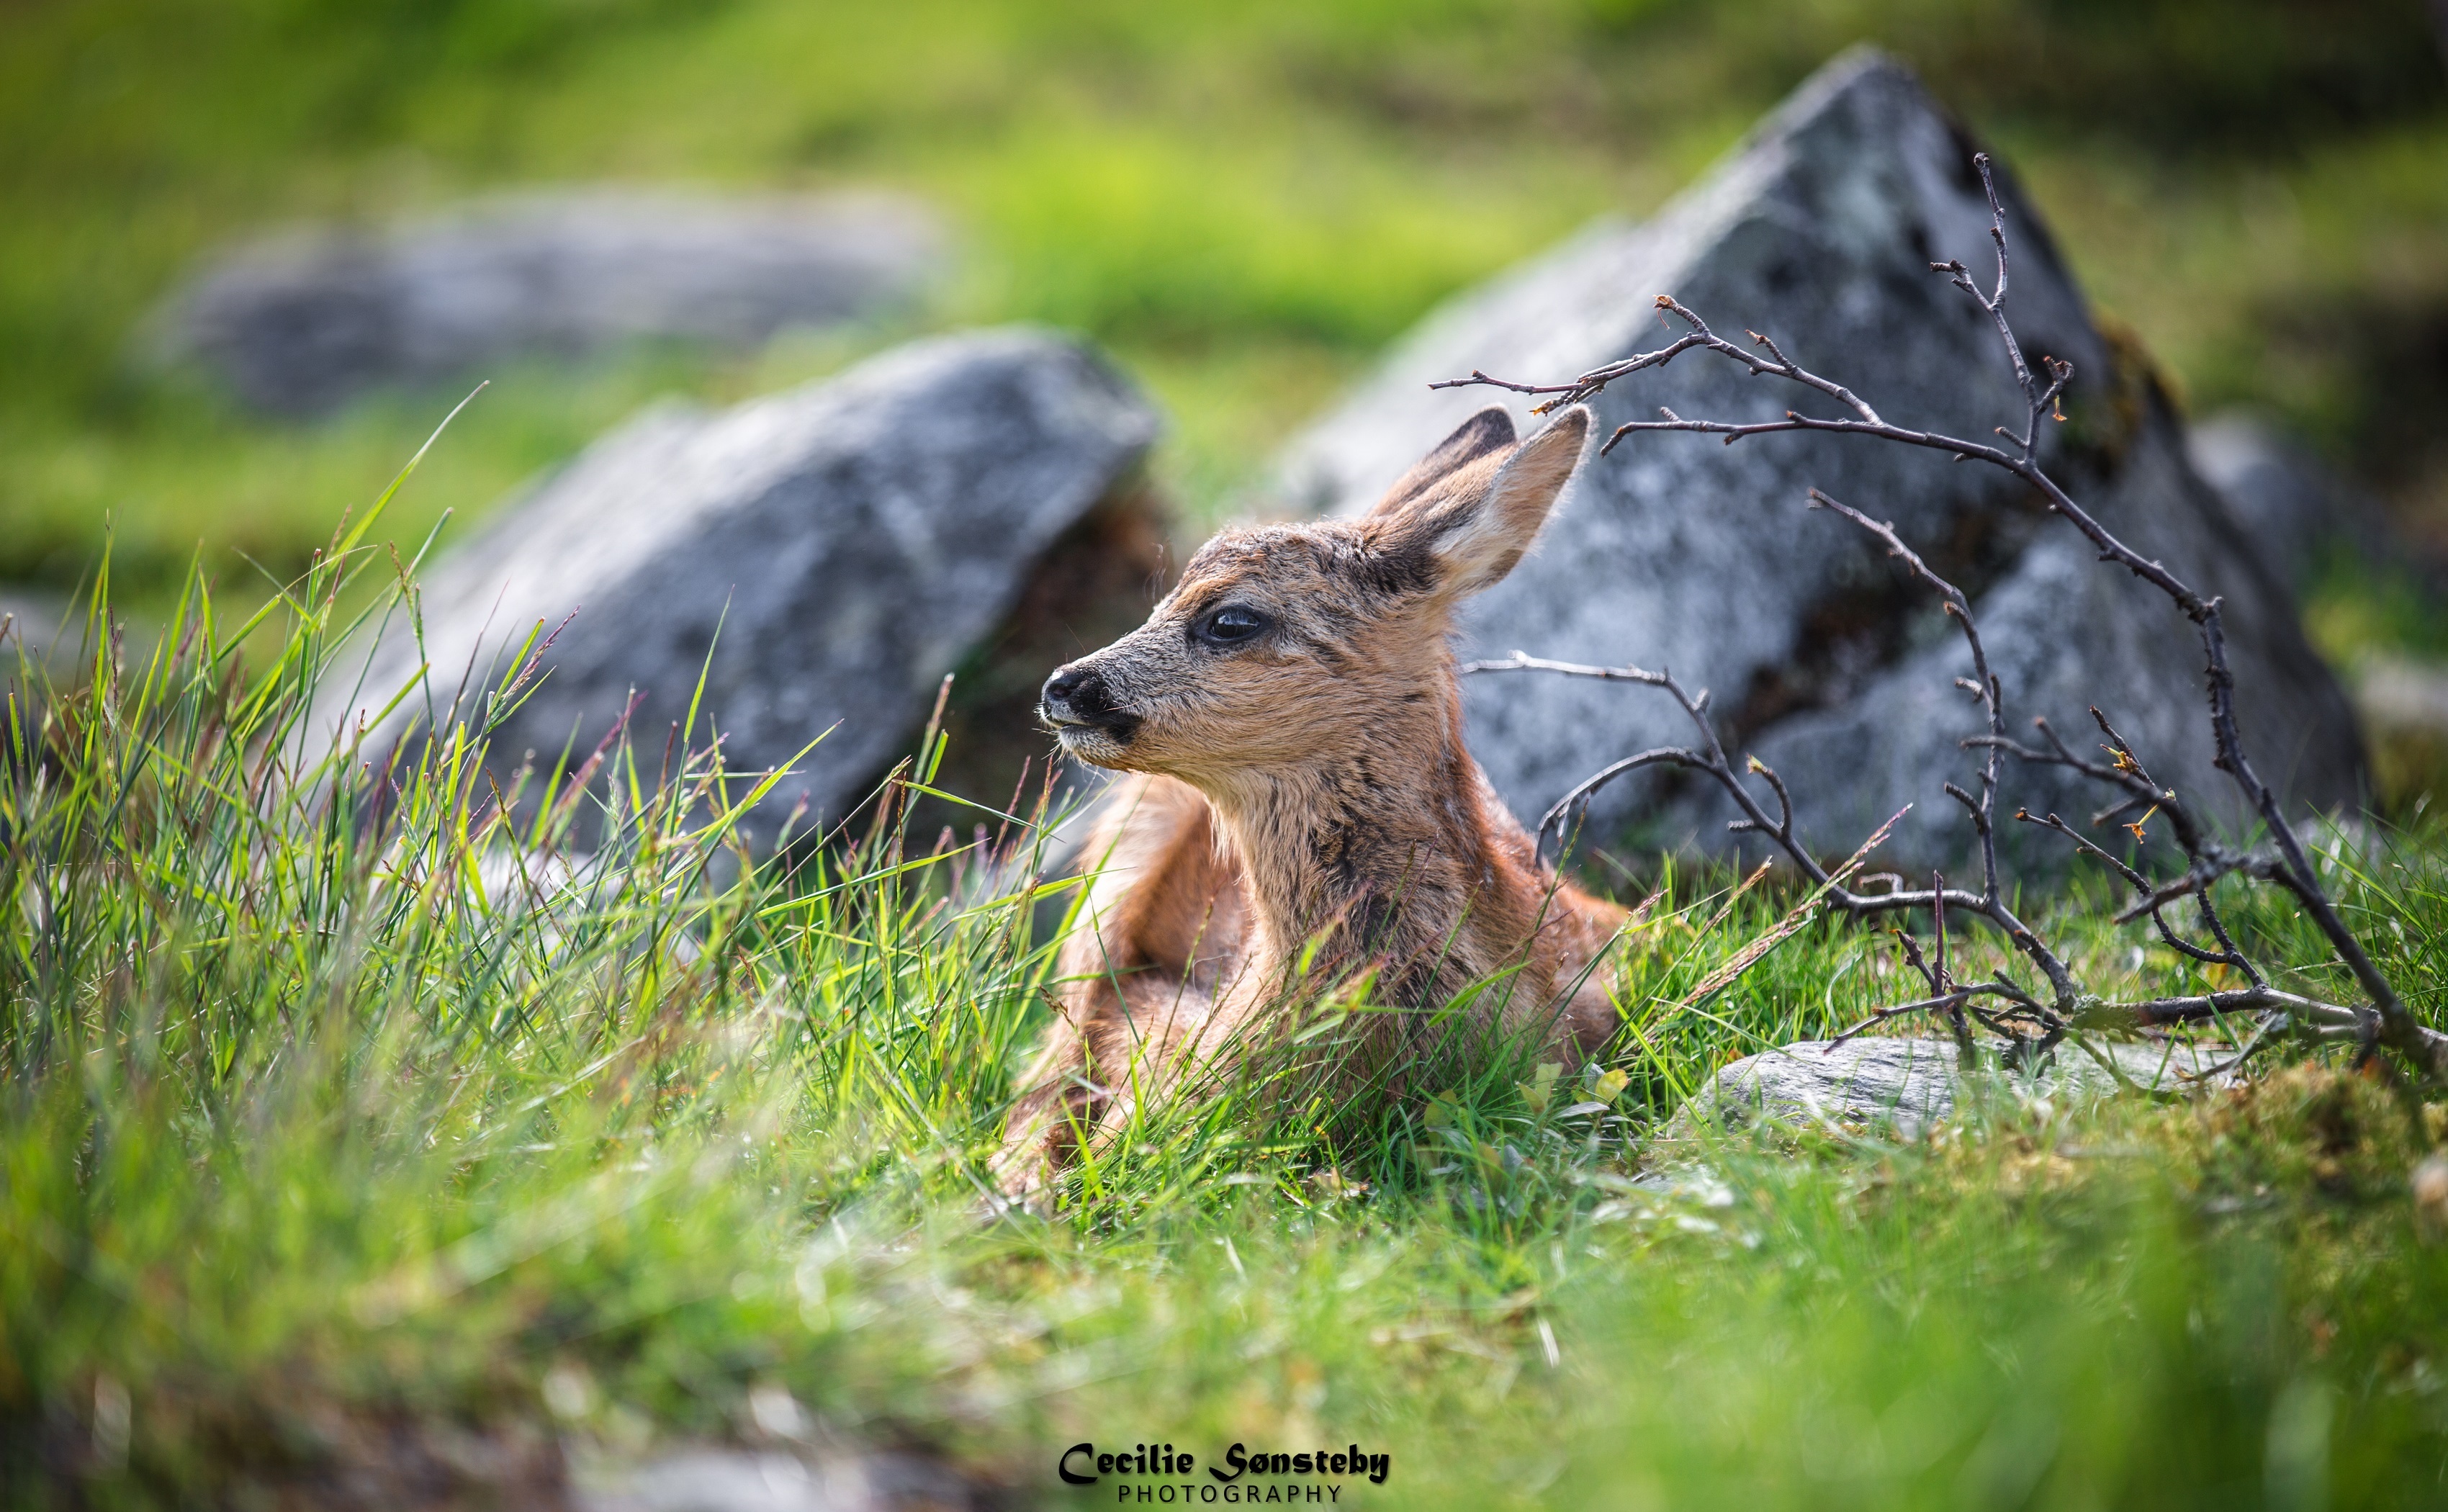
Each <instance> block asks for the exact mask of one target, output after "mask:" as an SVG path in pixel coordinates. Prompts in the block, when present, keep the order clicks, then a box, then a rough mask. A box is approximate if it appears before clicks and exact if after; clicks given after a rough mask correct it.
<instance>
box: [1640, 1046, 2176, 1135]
mask: <svg viewBox="0 0 2448 1512" xmlns="http://www.w3.org/2000/svg"><path fill="white" fill-rule="evenodd" d="M2098 1048H2099V1049H2100V1051H2101V1052H2102V1053H2103V1054H2105V1055H2106V1056H2107V1057H2108V1058H2109V1059H2110V1060H2112V1061H2113V1062H2116V1065H2117V1068H2118V1070H2120V1071H2121V1072H2122V1073H2123V1074H2124V1076H2125V1077H2126V1079H2127V1080H2128V1081H2132V1083H2133V1084H2134V1085H2135V1086H2137V1087H2142V1088H2145V1089H2155V1090H2161V1091H2179V1090H2184V1089H2186V1088H2189V1087H2192V1086H2196V1085H2199V1084H2201V1082H2200V1081H2196V1080H2195V1079H2196V1078H2199V1077H2201V1076H2202V1075H2203V1074H2204V1073H2207V1072H2210V1071H2212V1070H2213V1069H2214V1068H2215V1067H2216V1065H2217V1063H2218V1057H2217V1056H2216V1055H2214V1054H2212V1053H2211V1052H2209V1050H2206V1049H2203V1048H2201V1047H2197V1046H2193V1045H2187V1044H2178V1043H2172V1042H2170V1043H2132V1042H2112V1043H2100V1044H2099V1045H2098ZM1956 1066H1957V1051H1956V1048H1955V1044H1954V1043H1953V1042H1952V1041H1948V1040H1930V1039H1911V1040H1904V1039H1884V1038H1882V1039H1860V1040H1847V1041H1846V1042H1844V1043H1841V1044H1837V1045H1834V1046H1832V1047H1831V1046H1830V1045H1829V1044H1828V1043H1826V1042H1825V1041H1820V1040H1804V1041H1801V1042H1800V1043H1794V1044H1788V1045H1787V1046H1786V1047H1784V1048H1783V1049H1781V1050H1770V1051H1768V1052H1766V1053H1764V1054H1761V1055H1752V1056H1745V1057H1744V1058H1743V1059H1742V1060H1739V1061H1736V1062H1733V1063H1732V1064H1731V1065H1729V1066H1727V1067H1725V1068H1724V1069H1723V1070H1721V1071H1719V1072H1718V1073H1717V1076H1716V1080H1715V1081H1713V1082H1712V1083H1711V1086H1710V1089H1709V1091H1708V1092H1707V1093H1705V1094H1703V1095H1702V1097H1701V1099H1700V1100H1699V1101H1700V1106H1699V1107H1698V1108H1697V1109H1694V1110H1693V1116H1695V1117H1696V1116H1698V1115H1699V1114H1701V1113H1706V1114H1708V1115H1710V1116H1712V1117H1713V1118H1714V1119H1715V1120H1718V1121H1719V1122H1721V1123H1723V1124H1724V1125H1726V1126H1727V1127H1730V1128H1738V1127H1742V1126H1744V1125H1746V1124H1748V1123H1750V1122H1751V1121H1753V1120H1759V1119H1768V1120H1773V1121H1777V1122H1782V1123H1800V1124H1821V1123H1833V1124H1838V1125H1852V1126H1859V1125H1865V1124H1884V1125H1891V1126H1893V1127H1895V1128H1896V1129H1898V1130H1899V1131H1900V1132H1903V1133H1904V1134H1906V1135H1908V1136H1909V1135H1914V1134H1918V1133H1920V1132H1921V1131H1922V1130H1924V1129H1926V1128H1928V1127H1929V1126H1931V1125H1933V1124H1936V1123H1939V1122H1942V1121H1943V1120H1946V1119H1947V1118H1949V1117H1951V1116H1952V1115H1953V1113H1954V1112H1955V1098H1956V1090H1957V1087H1958V1086H1959V1084H1960V1078H1959V1077H1958V1076H1957V1074H1956ZM1983 1074H1984V1075H1985V1076H1987V1077H1989V1078H1990V1079H1992V1080H1993V1081H1995V1082H1996V1084H1997V1085H1998V1086H1999V1088H2001V1089H2002V1090H2008V1091H2013V1092H2018V1093H2019V1094H2021V1095H2022V1096H2025V1097H2036V1096H2042V1095H2052V1096H2059V1097H2063V1096H2075V1097H2104V1096H2107V1095H2109V1094H2111V1093H2113V1092H2115V1091H2117V1090H2119V1088H2118V1086H2117V1082H2116V1079H2115V1078H2114V1077H2113V1076H2112V1075H2110V1074H2109V1072H2108V1071H2107V1070H2105V1069H2104V1068H2103V1067H2101V1065H2100V1064H2099V1062H2096V1061H2094V1060H2093V1059H2092V1058H2091V1057H2090V1056H2089V1055H2087V1054H2085V1053H2084V1052H2083V1051H2082V1050H2080V1049H2077V1048H2076V1047H2075V1046H2074V1045H2071V1044H2066V1045H2061V1046H2059V1047H2058V1048H2057V1049H2056V1052H2055V1053H2054V1054H2053V1055H2052V1056H2051V1057H2050V1059H2049V1061H2048V1062H2047V1063H2046V1064H2045V1065H2043V1066H2042V1067H2040V1068H2039V1069H2038V1070H2037V1071H2031V1070H2021V1071H2008V1070H2005V1069H2003V1068H2000V1067H1999V1066H1997V1065H1994V1064H1991V1065H1987V1066H1985V1067H1984V1069H1983ZM2209 1081H2210V1084H2213V1085H2217V1084H2223V1082H2222V1081H2221V1079H2220V1078H2217V1077H2212V1078H2209ZM1681 1122H1682V1126H1683V1127H1684V1128H1685V1129H1686V1130H1688V1129H1689V1127H1690V1123H1691V1120H1690V1119H1683V1120H1681Z"/></svg>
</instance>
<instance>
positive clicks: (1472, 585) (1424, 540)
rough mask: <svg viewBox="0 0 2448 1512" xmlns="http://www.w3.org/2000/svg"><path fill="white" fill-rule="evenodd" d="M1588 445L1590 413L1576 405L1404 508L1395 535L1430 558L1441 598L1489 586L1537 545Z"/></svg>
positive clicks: (1473, 591) (1476, 590)
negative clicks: (1505, 451) (1507, 451)
mask: <svg viewBox="0 0 2448 1512" xmlns="http://www.w3.org/2000/svg"><path fill="white" fill-rule="evenodd" d="M1589 438H1590V411H1589V410H1588V408H1587V407H1585V406H1582V405H1578V404H1577V405H1575V406H1573V407H1572V408H1571V409H1569V410H1566V411H1564V412H1563V413H1561V414H1559V415H1558V416H1556V418H1555V421H1554V422H1553V423H1552V424H1550V425H1549V426H1548V427H1547V429H1545V430H1544V431H1540V432H1539V433H1538V434H1537V435H1535V436H1532V437H1531V438H1530V439H1529V440H1527V441H1524V442H1522V443H1521V444H1520V446H1518V447H1515V448H1512V449H1511V451H1510V454H1509V455H1501V456H1491V457H1488V458H1487V459H1486V460H1485V461H1484V462H1483V463H1480V464H1477V465H1474V466H1470V467H1466V468H1464V469H1461V470H1460V471H1458V472H1456V473H1454V474H1452V475H1451V476H1450V479H1449V483H1448V486H1447V487H1445V488H1436V489H1434V490H1432V491H1430V492H1429V493H1427V494H1426V495H1425V496H1424V497H1421V498H1417V499H1414V500H1411V501H1407V507H1406V508H1404V509H1403V510H1402V514H1401V517H1400V518H1399V519H1398V521H1397V522H1396V525H1397V528H1398V529H1399V531H1400V533H1401V534H1402V535H1403V536H1405V537H1407V538H1409V540H1410V541H1411V542H1414V543H1417V544H1418V545H1425V547H1426V548H1427V550H1428V552H1429V553H1430V554H1431V555H1432V556H1433V557H1434V558H1435V560H1436V563H1437V566H1438V569H1439V570H1438V578H1439V587H1440V588H1441V589H1442V590H1443V591H1444V592H1446V593H1451V594H1455V595H1458V596H1459V595H1465V594H1472V593H1477V592H1479V591H1481V590H1482V589H1483V588H1489V587H1493V586H1495V585H1496V584H1498V583H1499V582H1501V581H1502V579H1503V577H1504V575H1505V574H1506V573H1508V572H1510V571H1512V570H1513V565H1514V564H1515V563H1517V562H1520V560H1521V557H1522V553H1524V552H1526V551H1528V550H1529V549H1530V543H1531V542H1533V541H1535V540H1537V539H1538V538H1539V527H1540V526H1542V525H1545V524H1546V523H1547V513H1548V511H1549V510H1550V509H1552V508H1554V507H1555V505H1556V498H1557V496H1558V495H1559V494H1560V493H1562V492H1563V491H1564V485H1565V484H1566V483H1568V482H1570V481H1571V479H1572V476H1573V469H1576V468H1578V467H1579V466H1580V463H1581V451H1582V450H1583V448H1584V447H1585V446H1586V445H1587V444H1588V441H1589Z"/></svg>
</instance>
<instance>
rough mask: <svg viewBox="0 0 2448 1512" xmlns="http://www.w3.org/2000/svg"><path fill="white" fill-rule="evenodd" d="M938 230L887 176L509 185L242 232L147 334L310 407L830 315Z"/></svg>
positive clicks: (930, 258) (768, 331)
mask: <svg viewBox="0 0 2448 1512" xmlns="http://www.w3.org/2000/svg"><path fill="white" fill-rule="evenodd" d="M944 250H945V238H944V234H943V230H942V227H941V225H940V224H939V222H938V221H937V220H936V219H935V217H934V216H933V215H932V214H930V213H929V212H928V210H927V209H926V207H925V206H923V205H920V204H918V203H916V202H915V201H909V200H906V199H901V198H897V197H889V196H884V195H876V194H860V195H838V196H833V197H830V198H805V197H802V198H788V197H768V198H753V199H723V198H717V197H713V196H707V195H691V194H678V193H671V192H649V191H642V190H627V189H602V188H598V189H585V190H569V191H560V192H546V193H530V194H523V195H511V196H504V197H501V198H497V199H491V200H486V201H478V202H476V203H474V204H472V205H469V206H466V207H463V208H461V209H458V210H454V211H452V212H450V213H449V214H446V215H443V216H439V217H436V218H434V219H431V220H421V221H416V222H413V223H411V224H408V225H404V226H400V227H396V228H393V229H391V230H388V231H382V232H367V231H349V230H335V229H318V230H311V231H304V232H298V233H293V234H289V235H285V236H281V237H277V238H275V239H270V240H266V241H261V242H258V243H256V244H254V245H251V246H246V247H242V248H240V249H239V250H237V251H235V252H232V253H230V254H227V255H225V256H223V257H221V258H218V259H217V260H215V261H214V262H213V263H212V264H210V265H209V266H208V267H206V268H205V269H204V270H203V271H202V272H201V274H199V275H198V276H197V277H196V278H194V279H193V280H191V281H190V282H189V283H188V284H187V285H186V286H185V287H184V288H182V290H180V291H179V292H178V293H177V294H176V295H175V296H174V297H172V299H171V300H170V301H169V303H168V305H167V306H166V308H165V309H164V310H163V313H162V314H161V315H159V316H157V317H156V320H155V329H156V340H157V345H158V346H159V347H160V348H161V349H162V350H163V354H165V355H168V356H170V357H172V358H187V359H192V360H196V361H199V362H201V364H202V365H204V366H205V367H206V368H208V369H210V370H211V371H213V372H215V373H218V374H219V375H220V377H221V378H222V379H223V380H224V381H225V382H227V383H228V384H229V386H230V387H231V388H232V389H233V390H234V391H235V392H237V393H238V394H239V397H240V398H242V399H243V400H245V401H246V402H247V403H249V404H251V405H254V406H256V407H257V408H258V409H262V410H267V411H275V412H277V413H286V414H310V413H315V412H318V411H325V410H328V409H331V408H332V407H334V406H335V405H337V404H339V403H340V402H341V401H343V400H345V399H347V398H349V397H351V396H352V395H354V394H355V393H357V392H360V391H362V390H364V389H366V388H367V387H369V386H371V385H373V384H377V383H385V382H393V381H419V380H430V379H440V378H445V377H456V376H461V375H465V374H468V373H471V372H472V371H473V370H475V369H476V368H477V367H479V366H480V365H482V364H485V363H489V362H495V361H499V360H502V359H505V358H511V357H516V356H519V355H521V354H529V353H544V354H556V355H574V354H583V353H587V352H591V351H594V350H596V349H598V348H601V347H604V346H608V345H611V344H613V343H616V342H620V341H623V340H629V339H634V338H639V337H660V338H671V339H680V340H688V341H697V342H707V343H715V344H720V345H726V346H745V345H752V344H754V343H756V342H759V341H762V340H763V339H765V338H766V337H767V336H769V335H772V334H773V333H774V332H775V331H777V330H779V329H781V328H782V327H785V326H797V325H831V324H836V323H839V322H841V321H844V320H848V319H851V318H853V317H856V316H862V315H865V314H868V313H870V312H871V311H873V310H875V309H876V308H877V307H878V306H880V305H883V304H887V303H889V302H891V301H894V300H897V299H903V298H907V297H909V296H910V295H911V294H913V293H914V292H915V291H916V290H917V289H918V288H919V287H920V286H921V284H923V283H924V282H925V281H926V280H927V278H929V277H930V276H931V275H932V274H933V273H934V272H935V271H936V270H937V269H938V268H939V267H940V266H941V264H942V262H943V258H944Z"/></svg>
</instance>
